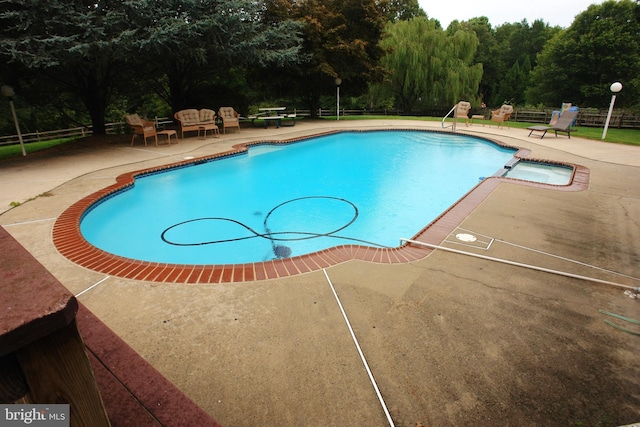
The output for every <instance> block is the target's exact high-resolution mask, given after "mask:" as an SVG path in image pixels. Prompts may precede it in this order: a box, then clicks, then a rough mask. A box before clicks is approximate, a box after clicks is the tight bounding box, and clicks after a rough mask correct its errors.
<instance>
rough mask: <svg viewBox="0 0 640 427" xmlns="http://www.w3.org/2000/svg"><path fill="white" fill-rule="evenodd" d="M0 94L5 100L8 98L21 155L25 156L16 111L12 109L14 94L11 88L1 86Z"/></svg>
mask: <svg viewBox="0 0 640 427" xmlns="http://www.w3.org/2000/svg"><path fill="white" fill-rule="evenodd" d="M0 92H2V95H3V96H6V97H7V98H9V107H11V115H13V122H14V123H15V124H16V132H18V140H20V147H21V148H22V155H23V156H26V155H27V152H26V151H25V149H24V142H23V141H22V133H20V125H19V124H18V117H17V116H16V109H15V108H14V107H13V95H15V94H16V93H15V92H14V90H13V88H12V87H11V86H7V85H5V86H2V88H0Z"/></svg>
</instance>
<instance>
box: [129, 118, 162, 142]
mask: <svg viewBox="0 0 640 427" xmlns="http://www.w3.org/2000/svg"><path fill="white" fill-rule="evenodd" d="M125 120H126V121H127V124H128V125H129V127H130V128H131V132H132V133H133V136H132V137H131V146H133V141H134V140H135V139H136V136H137V135H142V138H143V139H144V145H147V138H149V137H150V136H153V137H154V138H155V139H156V145H158V133H157V132H156V123H155V122H153V121H150V120H144V119H141V118H140V116H138V115H137V114H127V115H126V116H125Z"/></svg>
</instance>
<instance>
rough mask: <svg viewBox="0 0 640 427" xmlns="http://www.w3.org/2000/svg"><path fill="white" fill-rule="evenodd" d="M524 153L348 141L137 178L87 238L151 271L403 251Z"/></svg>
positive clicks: (446, 140) (354, 136) (400, 137)
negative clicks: (363, 249)
mask: <svg viewBox="0 0 640 427" xmlns="http://www.w3.org/2000/svg"><path fill="white" fill-rule="evenodd" d="M516 151H517V150H516V149H515V148H510V147H503V146H499V145H497V144H494V143H492V142H489V141H487V140H484V139H479V138H474V137H469V136H464V135H455V134H450V133H435V132H425V131H395V130H394V131H391V130H389V131H377V132H341V133H336V134H332V135H325V136H321V137H316V138H311V139H307V140H303V141H300V142H297V143H294V144H261V145H257V146H252V147H250V149H249V151H248V153H246V154H241V155H235V156H231V157H228V158H222V159H217V160H214V161H207V162H204V163H192V164H189V165H186V166H183V167H180V168H174V169H170V170H167V171H161V172H159V173H152V174H145V175H144V176H138V177H137V178H136V180H135V185H133V186H129V187H127V188H126V189H123V190H121V191H118V192H116V193H114V194H111V195H110V196H109V197H106V198H103V199H101V200H100V201H99V202H98V203H95V204H93V205H92V206H91V208H90V209H88V210H87V212H86V213H85V214H84V215H83V218H82V221H81V224H80V228H81V232H82V234H83V236H84V238H85V239H86V240H87V241H88V242H89V243H91V244H92V245H94V246H95V247H97V248H100V249H102V250H104V251H106V252H109V253H112V254H115V255H118V256H122V257H126V258H131V259H136V260H141V261H149V262H163V263H177V264H192V265H202V264H240V263H251V262H261V261H268V260H273V259H278V258H286V257H291V256H297V255H303V254H306V253H310V252H316V251H320V250H323V249H326V248H330V247H333V246H338V245H343V244H357V245H365V246H373V247H397V246H398V245H399V239H400V238H401V237H406V236H414V235H415V234H416V233H418V232H419V231H420V230H421V229H422V228H423V227H424V226H425V225H426V224H428V223H430V222H431V221H433V220H434V219H435V218H436V217H437V216H438V215H440V214H441V213H442V212H443V211H445V210H446V209H447V208H448V207H449V206H451V205H452V204H454V203H455V202H456V201H457V200H458V199H460V198H461V197H462V196H463V195H464V194H465V193H467V192H468V191H469V190H470V189H471V188H473V187H474V186H475V185H477V184H478V180H479V177H483V176H491V175H492V174H494V173H495V172H496V171H497V170H500V169H502V167H503V166H504V165H505V163H507V162H508V161H509V160H510V159H512V158H513V154H514V153H515V152H516Z"/></svg>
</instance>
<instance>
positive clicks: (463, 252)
mask: <svg viewBox="0 0 640 427" xmlns="http://www.w3.org/2000/svg"><path fill="white" fill-rule="evenodd" d="M402 242H406V243H410V244H412V245H418V246H424V247H427V248H431V249H439V250H443V251H445V252H453V253H455V254H460V255H467V256H470V257H474V258H480V259H484V260H488V261H495V262H499V263H502V264H508V265H514V266H516V267H523V268H528V269H531V270H536V271H543V272H545V273H551V274H557V275H559V276H565V277H571V278H574V279H580V280H587V281H589V282H595V283H601V284H604V285H610V286H616V287H619V288H624V289H630V290H633V291H635V292H640V287H634V286H628V285H623V284H621V283H615V282H610V281H608V280H601V279H596V278H594V277H588V276H581V275H579V274H573V273H568V272H566V271H559V270H552V269H550V268H544V267H538V266H536V265H531V264H524V263H521V262H516V261H509V260H506V259H502V258H495V257H490V256H486V255H480V254H475V253H473V252H466V251H460V250H458V249H453V248H447V247H446V246H438V245H432V244H430V243H425V242H419V241H417V240H411V239H406V238H400V243H402ZM636 280H638V279H636Z"/></svg>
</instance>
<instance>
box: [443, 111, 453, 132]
mask: <svg viewBox="0 0 640 427" xmlns="http://www.w3.org/2000/svg"><path fill="white" fill-rule="evenodd" d="M455 110H456V105H454V106H453V107H452V108H451V110H449V112H448V113H447V114H445V116H444V117H443V118H442V129H446V128H448V127H450V128H451V131H452V132H455V131H456V116H455V114H454V115H453V117H452V118H453V122H452V123H451V125H449V126H445V124H444V122H445V120H446V119H447V117H449V116H450V115H451V114H452V113H453V112H454V111H455Z"/></svg>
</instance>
